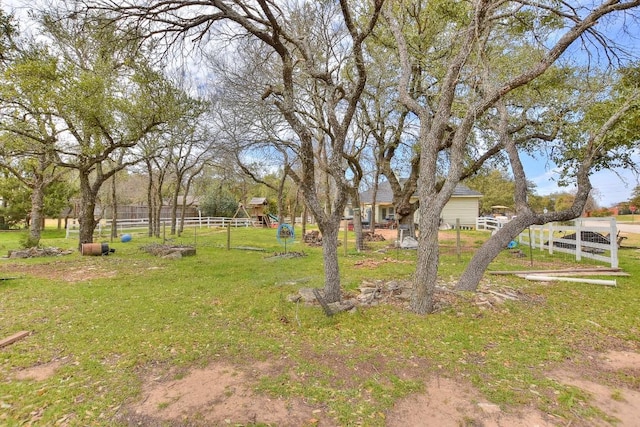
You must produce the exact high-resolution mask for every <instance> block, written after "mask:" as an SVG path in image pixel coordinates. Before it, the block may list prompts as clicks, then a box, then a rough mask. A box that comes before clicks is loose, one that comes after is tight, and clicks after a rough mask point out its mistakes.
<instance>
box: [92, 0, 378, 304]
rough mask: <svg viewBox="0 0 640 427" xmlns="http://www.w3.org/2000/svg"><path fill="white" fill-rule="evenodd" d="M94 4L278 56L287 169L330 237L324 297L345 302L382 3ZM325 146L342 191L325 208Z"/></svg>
mask: <svg viewBox="0 0 640 427" xmlns="http://www.w3.org/2000/svg"><path fill="white" fill-rule="evenodd" d="M90 3H91V4H92V5H93V6H94V7H95V6H98V7H100V6H101V7H102V8H103V9H105V10H108V11H110V12H114V13H117V14H119V15H120V16H121V17H123V18H128V19H129V20H134V21H136V22H137V24H138V27H139V28H140V27H142V26H144V27H145V28H146V29H147V33H148V34H149V36H150V37H153V36H162V37H164V40H165V41H166V42H167V43H173V42H174V41H175V40H177V39H178V38H179V37H184V36H188V35H191V36H193V37H196V38H198V39H200V40H204V39H207V40H208V39H210V38H212V37H214V35H215V36H217V39H218V40H221V39H220V38H221V37H225V38H226V40H227V42H228V43H229V45H228V46H231V47H232V46H233V45H232V42H233V40H234V39H236V38H238V37H243V36H248V37H251V38H253V39H254V40H256V41H259V42H260V43H262V44H263V45H264V46H265V47H266V48H267V49H268V50H267V52H268V54H269V55H270V56H274V57H275V58H277V59H278V64H277V65H278V71H279V74H278V79H277V80H274V81H273V83H272V84H271V85H270V86H269V87H267V90H266V91H265V92H264V95H263V98H264V99H265V100H269V101H270V102H272V103H273V105H274V106H275V108H277V110H278V111H279V112H280V114H282V116H283V117H284V118H285V120H286V122H287V124H288V126H289V128H290V130H291V131H292V132H293V135H295V139H296V144H297V147H296V150H297V155H298V157H299V161H300V165H301V167H300V169H299V170H292V169H290V170H288V173H289V175H290V176H291V177H292V178H293V179H294V181H296V183H297V184H298V185H299V187H300V189H301V191H302V194H303V197H304V199H305V202H306V205H307V207H308V208H309V209H310V210H311V212H312V213H313V215H314V217H315V219H316V221H317V223H318V227H319V228H320V231H321V232H322V234H323V253H324V271H325V288H324V294H325V295H324V296H325V298H326V300H327V301H328V302H334V301H339V300H340V298H341V287H340V274H339V268H338V257H337V244H338V229H339V226H340V221H341V218H342V215H343V210H344V207H345V205H346V203H347V199H348V194H349V190H350V183H349V181H348V180H347V178H346V177H345V162H344V150H345V148H346V145H345V144H346V138H347V135H348V130H349V127H350V126H351V123H352V119H353V117H354V114H355V112H356V109H357V105H358V101H359V99H360V96H361V94H362V90H363V88H364V84H365V81H366V65H365V57H364V54H363V42H364V40H365V39H366V37H367V36H368V35H369V34H370V32H371V30H372V28H373V27H374V26H375V24H376V22H377V20H378V16H379V13H380V8H381V6H382V0H375V1H373V2H361V3H358V4H357V5H356V6H357V7H355V6H352V5H351V4H349V2H348V1H347V0H341V1H340V2H339V4H335V3H333V2H307V3H300V2H295V1H292V2H288V3H287V2H275V1H269V0H259V1H256V2H243V1H223V0H212V1H211V2H208V3H207V6H205V7H201V6H198V5H195V6H194V5H193V4H191V3H189V2H182V1H166V2H162V3H156V4H152V5H148V4H147V3H146V2H140V3H137V4H132V3H129V5H127V6H122V7H119V6H117V5H114V4H112V3H110V2H100V1H96V2H90ZM236 54H237V55H239V56H242V53H241V52H236ZM312 95H313V98H310V96H312ZM310 124H313V126H310ZM320 144H323V150H324V153H323V157H324V158H325V159H326V163H325V164H323V165H322V166H321V168H322V170H323V171H324V172H326V174H327V176H328V177H330V179H331V180H332V185H335V190H336V191H335V193H333V194H332V198H331V200H330V204H327V205H326V206H323V205H322V202H321V200H320V197H319V194H318V190H317V186H316V180H317V178H318V176H317V162H316V160H317V156H316V154H317V153H318V150H317V147H318V146H319V145H320Z"/></svg>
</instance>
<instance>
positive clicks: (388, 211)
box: [380, 206, 395, 219]
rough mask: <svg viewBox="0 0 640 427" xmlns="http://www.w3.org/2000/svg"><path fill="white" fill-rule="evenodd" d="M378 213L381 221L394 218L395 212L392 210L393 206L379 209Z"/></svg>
mask: <svg viewBox="0 0 640 427" xmlns="http://www.w3.org/2000/svg"><path fill="white" fill-rule="evenodd" d="M380 213H381V214H382V219H394V216H395V215H394V213H395V210H394V209H393V206H391V207H388V208H381V209H380Z"/></svg>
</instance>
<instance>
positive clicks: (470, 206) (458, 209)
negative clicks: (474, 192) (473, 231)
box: [442, 197, 480, 227]
mask: <svg viewBox="0 0 640 427" xmlns="http://www.w3.org/2000/svg"><path fill="white" fill-rule="evenodd" d="M479 206H480V204H479V199H478V198H475V197H474V198H471V197H460V198H456V197H452V198H451V199H450V200H449V201H448V202H447V204H446V205H445V206H444V209H443V210H442V220H443V221H444V222H446V223H448V224H449V225H451V226H455V225H456V219H460V225H461V226H463V227H475V226H476V218H477V217H478V212H479V211H478V209H479Z"/></svg>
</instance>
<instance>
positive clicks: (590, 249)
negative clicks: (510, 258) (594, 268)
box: [518, 218, 618, 268]
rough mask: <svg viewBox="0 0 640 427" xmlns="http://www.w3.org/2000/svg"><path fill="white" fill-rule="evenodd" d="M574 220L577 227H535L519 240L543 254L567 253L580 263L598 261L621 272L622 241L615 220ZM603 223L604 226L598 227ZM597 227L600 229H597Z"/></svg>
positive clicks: (551, 224) (522, 234)
mask: <svg viewBox="0 0 640 427" xmlns="http://www.w3.org/2000/svg"><path fill="white" fill-rule="evenodd" d="M584 221H585V219H582V218H579V219H576V220H574V224H573V225H560V224H558V223H549V224H545V225H535V226H534V225H532V226H531V227H530V230H529V229H527V230H525V231H523V232H522V233H521V234H520V236H519V237H518V241H519V243H520V244H521V245H526V246H531V247H532V248H534V249H540V250H541V251H549V253H550V254H553V253H554V252H563V253H568V254H573V255H575V258H576V261H581V260H582V259H583V258H589V259H594V260H597V261H601V262H603V263H605V264H609V265H610V266H611V268H618V239H617V234H618V231H617V225H616V220H615V218H603V219H601V220H600V219H596V218H589V219H588V221H589V224H588V226H585V225H584ZM598 223H601V224H602V225H600V224H598ZM596 224H597V225H596Z"/></svg>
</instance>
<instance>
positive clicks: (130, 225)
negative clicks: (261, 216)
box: [66, 216, 253, 239]
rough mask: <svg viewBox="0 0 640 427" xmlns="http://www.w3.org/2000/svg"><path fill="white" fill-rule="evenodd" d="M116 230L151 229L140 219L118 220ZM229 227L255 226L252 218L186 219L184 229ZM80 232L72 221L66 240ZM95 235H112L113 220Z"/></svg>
mask: <svg viewBox="0 0 640 427" xmlns="http://www.w3.org/2000/svg"><path fill="white" fill-rule="evenodd" d="M180 222H181V221H180V219H178V220H177V223H178V224H180ZM116 224H117V225H116V230H117V234H118V235H120V234H123V233H126V232H133V231H142V230H148V229H149V219H148V218H140V219H126V220H116ZM160 224H167V225H169V224H171V219H170V218H161V219H160ZM227 225H231V227H250V226H252V225H253V222H252V220H251V218H226V217H212V216H210V217H191V218H185V219H184V227H185V228H186V227H200V228H202V227H207V228H209V227H226V226H227ZM79 232H80V225H79V224H78V221H77V220H76V219H73V220H70V221H69V222H68V224H67V234H66V238H67V239H68V238H69V237H70V236H72V235H73V234H78V233H79ZM94 234H98V235H100V236H103V235H110V234H111V220H106V221H105V220H103V221H100V222H99V223H98V226H97V227H96V229H95V232H94Z"/></svg>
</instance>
